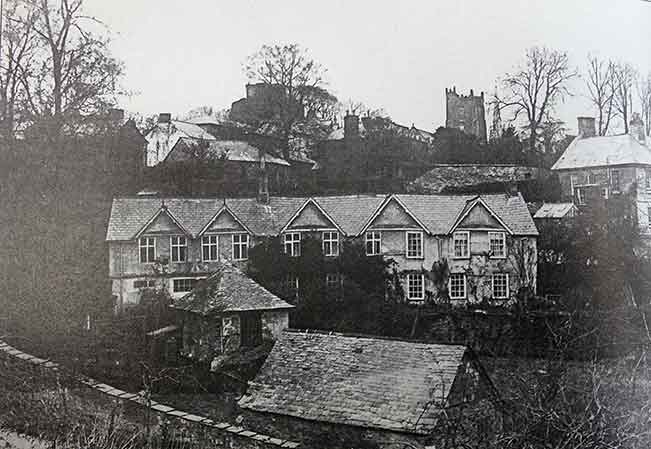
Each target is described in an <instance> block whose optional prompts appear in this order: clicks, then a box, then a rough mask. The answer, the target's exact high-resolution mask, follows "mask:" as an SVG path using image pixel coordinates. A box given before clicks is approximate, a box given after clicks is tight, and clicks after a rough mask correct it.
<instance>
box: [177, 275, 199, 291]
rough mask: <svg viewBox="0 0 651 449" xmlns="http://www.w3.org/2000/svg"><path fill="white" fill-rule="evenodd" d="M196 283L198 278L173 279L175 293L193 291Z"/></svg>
mask: <svg viewBox="0 0 651 449" xmlns="http://www.w3.org/2000/svg"><path fill="white" fill-rule="evenodd" d="M196 283H197V280H196V279H191V278H183V279H174V280H173V281H172V290H173V291H174V293H185V292H189V291H192V289H193V288H194V286H195V284H196Z"/></svg>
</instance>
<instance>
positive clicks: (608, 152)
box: [552, 134, 651, 170]
mask: <svg viewBox="0 0 651 449" xmlns="http://www.w3.org/2000/svg"><path fill="white" fill-rule="evenodd" d="M626 164H635V165H651V150H650V149H649V148H648V147H647V146H645V145H642V144H641V143H640V142H638V141H637V139H635V137H633V136H631V135H630V134H620V135H617V136H595V137H580V136H579V137H577V138H576V139H574V140H573V141H572V143H571V144H570V145H569V146H568V147H567V149H566V150H565V152H564V153H563V155H562V156H561V157H560V158H559V159H558V161H556V163H555V164H554V166H553V167H552V170H571V169H577V168H588V167H607V166H610V165H626Z"/></svg>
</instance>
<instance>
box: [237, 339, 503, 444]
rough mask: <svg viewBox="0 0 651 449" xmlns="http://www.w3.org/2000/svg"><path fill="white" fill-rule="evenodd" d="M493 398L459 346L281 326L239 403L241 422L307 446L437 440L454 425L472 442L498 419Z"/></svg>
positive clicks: (484, 378)
mask: <svg viewBox="0 0 651 449" xmlns="http://www.w3.org/2000/svg"><path fill="white" fill-rule="evenodd" d="M495 398H496V391H495V389H494V387H493V385H492V383H491V381H490V379H489V378H488V376H487V375H486V372H485V370H484V369H483V367H482V366H481V365H480V363H479V360H478V359H477V357H476V356H474V354H473V353H472V352H471V351H469V350H468V349H467V348H466V347H465V346H458V345H441V344H429V343H420V342H413V341H402V340H393V339H386V338H373V337H360V336H350V335H343V334H334V333H327V334H326V333H318V332H317V333H314V332H305V331H291V330H286V331H284V332H282V334H281V335H280V337H279V339H278V340H277V341H276V343H275V345H274V347H273V349H272V350H271V353H270V354H269V356H268V357H267V359H266V361H265V363H264V365H263V366H262V369H261V370H260V372H259V373H258V374H257V376H256V377H255V379H253V381H251V382H249V386H248V390H247V392H246V394H245V395H244V396H243V397H242V399H240V401H239V406H240V408H241V409H242V416H243V419H244V420H243V423H244V424H245V425H246V426H247V427H250V428H253V429H256V428H269V426H271V427H272V428H273V430H274V432H275V433H276V434H278V435H280V436H282V437H285V438H291V437H290V435H292V436H294V438H296V435H300V438H301V440H302V441H303V442H304V444H305V446H306V447H311V448H322V447H328V448H350V447H376V448H385V447H386V448H387V449H390V448H395V447H411V448H424V447H443V446H439V444H442V443H443V442H444V441H445V439H446V438H449V435H450V434H449V433H448V432H447V431H449V429H450V428H453V427H455V426H463V429H464V431H463V432H458V433H457V435H458V436H457V438H458V439H457V440H456V443H458V444H459V446H458V447H468V446H465V445H464V444H463V443H466V442H467V443H470V442H475V443H477V442H478V441H481V440H482V437H483V438H485V437H486V436H487V433H488V432H491V431H496V430H497V429H498V425H499V417H498V415H497V414H496V413H495V410H496V409H495V407H494V405H495V404H494V399H495ZM464 418H465V420H464ZM462 423H464V424H469V423H474V425H475V426H476V429H475V430H479V429H480V428H482V427H483V429H484V432H485V433H483V434H482V432H481V431H479V432H477V433H474V432H473V431H472V430H471V428H470V427H466V426H465V425H463V424H462ZM480 424H483V426H482V425H480ZM464 440H465V441H464ZM472 446H473V447H474V444H472Z"/></svg>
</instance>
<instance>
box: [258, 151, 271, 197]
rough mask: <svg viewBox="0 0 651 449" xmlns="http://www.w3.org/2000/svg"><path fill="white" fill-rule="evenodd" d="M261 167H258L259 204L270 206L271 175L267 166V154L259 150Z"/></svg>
mask: <svg viewBox="0 0 651 449" xmlns="http://www.w3.org/2000/svg"><path fill="white" fill-rule="evenodd" d="M258 158H259V160H260V165H259V167H258V203H260V204H269V175H268V173H267V164H266V160H265V154H264V153H263V151H262V150H258Z"/></svg>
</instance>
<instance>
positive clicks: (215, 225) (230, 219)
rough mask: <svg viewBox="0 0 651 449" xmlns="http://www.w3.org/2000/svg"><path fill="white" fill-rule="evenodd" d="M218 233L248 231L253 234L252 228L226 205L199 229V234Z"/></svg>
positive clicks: (247, 232)
mask: <svg viewBox="0 0 651 449" xmlns="http://www.w3.org/2000/svg"><path fill="white" fill-rule="evenodd" d="M218 233H246V234H249V235H251V234H252V232H251V230H250V229H249V228H248V227H247V226H246V225H245V224H244V223H243V222H242V220H240V219H239V218H238V217H237V215H235V213H234V212H233V211H232V210H231V209H230V208H229V207H228V206H227V205H226V204H224V206H223V207H222V208H221V209H219V210H218V211H217V213H216V214H215V215H213V216H212V218H211V219H210V220H209V221H208V223H206V225H205V226H204V227H203V228H202V229H201V231H199V234H198V236H199V237H201V236H202V235H204V234H218Z"/></svg>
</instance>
